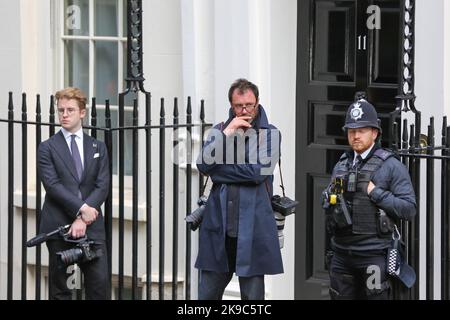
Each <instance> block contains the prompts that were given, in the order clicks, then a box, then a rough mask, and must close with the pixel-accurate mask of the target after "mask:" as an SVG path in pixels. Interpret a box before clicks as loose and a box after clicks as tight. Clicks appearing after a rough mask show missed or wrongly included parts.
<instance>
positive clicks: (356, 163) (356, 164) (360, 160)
mask: <svg viewBox="0 0 450 320" xmlns="http://www.w3.org/2000/svg"><path fill="white" fill-rule="evenodd" d="M362 160H363V159H362V157H361V155H359V154H358V155H357V156H356V159H355V162H354V163H353V167H352V168H353V169H355V168H358V167H359V166H360V164H361V162H362Z"/></svg>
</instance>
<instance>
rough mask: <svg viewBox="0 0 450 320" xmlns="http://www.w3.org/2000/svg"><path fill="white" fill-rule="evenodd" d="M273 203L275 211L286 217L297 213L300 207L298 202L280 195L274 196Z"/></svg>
mask: <svg viewBox="0 0 450 320" xmlns="http://www.w3.org/2000/svg"><path fill="white" fill-rule="evenodd" d="M271 202H272V209H273V211H276V212H279V213H281V214H282V215H283V216H285V217H286V216H288V215H290V214H293V213H295V207H296V206H297V205H298V201H295V200H292V199H290V198H288V197H281V196H279V195H274V196H273V197H272V201H271Z"/></svg>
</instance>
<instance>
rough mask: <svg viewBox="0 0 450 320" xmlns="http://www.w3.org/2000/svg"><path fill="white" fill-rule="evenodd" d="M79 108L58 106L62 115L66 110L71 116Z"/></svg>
mask: <svg viewBox="0 0 450 320" xmlns="http://www.w3.org/2000/svg"><path fill="white" fill-rule="evenodd" d="M77 110H78V109H76V108H58V114H59V115H61V116H62V115H63V114H64V112H67V114H68V115H69V116H70V115H72V114H73V113H74V112H75V111H77Z"/></svg>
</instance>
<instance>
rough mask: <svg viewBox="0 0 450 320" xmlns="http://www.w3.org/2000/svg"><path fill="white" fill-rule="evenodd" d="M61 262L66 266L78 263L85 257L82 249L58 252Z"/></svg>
mask: <svg viewBox="0 0 450 320" xmlns="http://www.w3.org/2000/svg"><path fill="white" fill-rule="evenodd" d="M56 255H57V256H58V257H59V260H60V262H62V263H63V264H64V265H66V266H67V265H70V264H73V263H76V262H78V261H79V260H80V259H81V258H82V257H83V251H82V250H81V249H80V248H72V249H68V250H65V251H60V252H57V253H56Z"/></svg>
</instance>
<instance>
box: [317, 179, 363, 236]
mask: <svg viewBox="0 0 450 320" xmlns="http://www.w3.org/2000/svg"><path fill="white" fill-rule="evenodd" d="M356 178H357V177H356V176H354V177H352V178H351V179H350V180H351V181H349V177H348V176H337V177H335V178H334V179H333V181H332V183H331V186H330V188H329V189H328V190H327V191H325V192H324V195H323V197H324V200H325V201H324V202H325V203H324V205H323V207H324V208H325V209H328V208H330V207H331V209H332V211H331V215H332V217H333V220H334V222H335V223H336V226H337V227H338V228H345V227H348V226H351V225H352V217H351V214H350V209H349V205H348V204H347V201H346V200H345V198H344V192H345V191H346V190H347V191H348V192H351V191H349V190H348V189H349V187H350V189H351V190H353V189H355V190H356ZM353 192H354V191H353Z"/></svg>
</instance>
